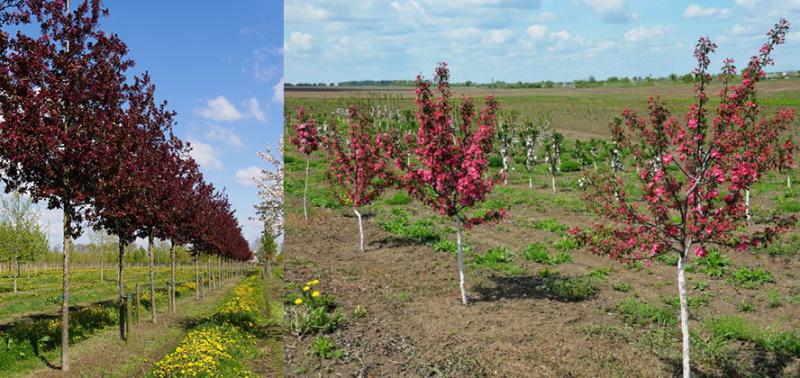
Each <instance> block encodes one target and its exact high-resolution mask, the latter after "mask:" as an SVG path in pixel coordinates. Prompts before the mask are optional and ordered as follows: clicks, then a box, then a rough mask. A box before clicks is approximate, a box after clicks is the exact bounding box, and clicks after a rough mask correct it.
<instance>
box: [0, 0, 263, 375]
mask: <svg viewBox="0 0 800 378" xmlns="http://www.w3.org/2000/svg"><path fill="white" fill-rule="evenodd" d="M106 14H107V10H105V9H104V8H103V6H102V2H101V0H82V1H80V3H79V4H78V5H77V8H76V9H74V10H73V9H70V2H69V1H66V2H65V1H13V2H7V4H4V6H3V7H1V9H0V26H2V30H3V32H2V33H0V72H2V77H3V79H2V80H0V113H2V115H3V116H2V122H0V134H2V135H3V138H0V172H2V175H0V179H2V181H3V183H4V184H5V189H6V191H12V190H17V191H20V192H23V193H26V194H28V195H29V196H30V198H31V199H33V200H34V201H37V202H45V203H46V204H47V206H48V208H60V209H62V210H63V213H64V222H63V231H64V243H63V250H64V255H63V257H64V262H63V295H62V300H61V302H62V303H61V305H62V306H61V367H60V368H61V370H62V371H68V370H69V358H68V351H69V340H70V337H69V328H70V327H69V315H70V312H69V307H70V279H69V278H70V276H69V273H70V255H71V253H72V241H73V239H74V238H77V237H79V236H80V235H81V233H82V230H83V227H84V226H86V225H87V224H88V225H90V226H91V227H93V228H95V229H102V230H105V231H106V232H108V233H109V234H113V235H115V236H117V237H118V238H119V241H120V243H119V261H120V264H119V277H120V280H119V304H120V314H123V313H124V311H125V308H124V305H125V300H124V298H125V296H126V293H125V288H124V275H123V264H122V262H123V254H124V250H125V245H126V244H129V243H132V242H133V241H134V240H135V239H136V238H137V237H139V238H144V239H147V240H148V245H152V243H153V239H154V238H158V239H162V240H170V241H171V242H172V245H173V246H175V245H190V246H191V250H192V252H193V253H194V255H195V256H198V255H199V254H200V253H206V254H209V255H217V256H223V257H225V258H228V259H233V260H239V261H245V260H249V259H250V258H251V257H252V253H251V251H250V249H249V246H248V244H247V241H246V240H245V238H244V237H243V235H242V232H241V228H240V226H239V225H238V222H237V220H236V218H235V217H234V214H233V211H232V210H231V206H230V203H229V201H228V198H227V196H226V195H224V193H221V192H218V191H217V190H216V189H215V188H214V186H213V185H211V184H209V183H206V182H205V180H204V179H203V175H202V174H201V173H200V171H199V168H198V166H197V163H196V162H195V161H194V160H193V159H192V158H191V157H190V152H191V147H190V146H189V145H188V144H187V143H185V142H183V141H182V140H180V139H179V138H177V137H176V136H175V135H174V134H173V132H172V129H173V124H174V116H175V113H174V112H173V111H171V110H169V109H168V108H167V104H166V102H162V103H158V102H157V100H156V98H155V86H154V84H152V83H151V82H150V76H149V75H148V74H147V73H144V74H142V75H135V76H134V75H133V74H132V73H131V72H130V71H129V69H130V68H131V67H132V66H133V61H132V60H131V59H130V58H129V57H128V55H127V54H128V47H127V46H126V45H125V43H124V42H123V41H122V40H121V39H120V38H119V37H118V36H117V35H116V34H113V33H109V32H106V31H103V30H102V29H101V27H102V26H101V25H102V21H103V18H104V17H105V16H106ZM9 30H14V33H9V32H8V31H9ZM131 77H132V78H133V79H130V78H131ZM45 89H46V90H45ZM148 249H149V250H150V253H149V255H150V290H149V291H150V299H151V301H154V299H155V287H154V284H153V253H152V250H151V248H150V247H148ZM171 254H172V266H173V268H172V273H171V279H170V281H171V286H174V276H175V273H174V272H175V268H174V266H175V253H174V248H173V249H172V253H171ZM152 317H153V320H154V321H155V314H154V313H153V314H152ZM120 329H121V330H122V331H124V327H120ZM121 336H122V337H124V333H123V334H121Z"/></svg>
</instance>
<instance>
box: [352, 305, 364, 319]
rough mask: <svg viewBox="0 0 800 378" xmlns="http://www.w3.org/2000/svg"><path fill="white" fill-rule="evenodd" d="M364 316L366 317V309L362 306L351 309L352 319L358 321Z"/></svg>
mask: <svg viewBox="0 0 800 378" xmlns="http://www.w3.org/2000/svg"><path fill="white" fill-rule="evenodd" d="M365 316H367V308H366V307H364V306H363V305H356V308H354V309H353V317H354V318H356V319H360V318H363V317H365Z"/></svg>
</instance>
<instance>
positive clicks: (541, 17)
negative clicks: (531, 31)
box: [531, 11, 556, 24]
mask: <svg viewBox="0 0 800 378" xmlns="http://www.w3.org/2000/svg"><path fill="white" fill-rule="evenodd" d="M555 19H556V14H555V13H553V12H546V11H545V12H542V13H539V14H537V15H534V16H532V17H531V21H532V22H536V23H540V24H545V23H548V22H551V21H553V20H555Z"/></svg>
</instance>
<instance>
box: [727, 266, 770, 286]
mask: <svg viewBox="0 0 800 378" xmlns="http://www.w3.org/2000/svg"><path fill="white" fill-rule="evenodd" d="M728 281H729V282H730V283H731V284H733V285H734V286H738V287H742V288H745V289H758V288H760V287H762V286H764V284H766V283H771V282H775V279H774V278H773V276H772V273H770V272H768V271H767V270H765V269H764V268H762V267H756V268H750V267H742V268H739V269H737V270H735V271H734V272H733V273H731V277H730V278H729V279H728Z"/></svg>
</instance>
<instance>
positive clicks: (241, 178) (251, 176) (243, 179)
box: [236, 166, 261, 186]
mask: <svg viewBox="0 0 800 378" xmlns="http://www.w3.org/2000/svg"><path fill="white" fill-rule="evenodd" d="M260 176H261V168H259V167H255V166H250V167H247V168H242V169H239V170H237V171H236V182H238V183H239V184H242V185H244V186H255V185H256V177H260Z"/></svg>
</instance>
